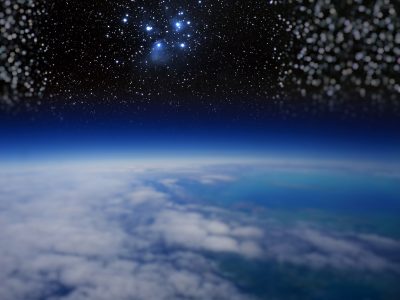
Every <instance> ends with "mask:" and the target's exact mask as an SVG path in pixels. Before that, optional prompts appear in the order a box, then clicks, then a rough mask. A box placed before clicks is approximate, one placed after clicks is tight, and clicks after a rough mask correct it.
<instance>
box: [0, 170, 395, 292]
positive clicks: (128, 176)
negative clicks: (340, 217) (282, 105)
mask: <svg viewBox="0 0 400 300" xmlns="http://www.w3.org/2000/svg"><path fill="white" fill-rule="evenodd" d="M172 171H173V172H171V174H164V175H160V174H157V172H155V171H154V170H152V172H150V173H149V172H146V171H145V170H141V171H137V172H136V171H131V170H124V171H120V170H106V171H99V170H97V171H95V172H93V171H88V170H80V169H75V170H58V171H57V170H52V171H35V172H13V173H6V172H3V173H1V174H0V195H1V196H0V212H1V214H0V228H1V230H0V265H1V266H2V267H1V269H0V298H1V299H3V300H15V299H27V298H29V299H68V300H81V299H82V300H83V299H85V300H86V299H100V300H101V299H150V300H151V299H247V298H249V297H248V296H247V295H244V294H243V293H242V292H241V291H240V290H239V289H238V287H237V286H236V285H235V283H233V282H230V281H229V280H228V279H227V278H225V277H224V276H223V275H222V272H221V271H220V270H218V268H216V266H215V264H214V263H213V261H211V260H210V258H208V257H207V255H205V254H206V253H207V252H212V253H217V254H221V255H223V254H224V253H230V254H234V255H238V256H240V257H242V258H243V259H248V260H270V261H273V262H278V263H280V262H285V263H289V264H294V265H305V266H308V267H311V268H324V267H329V268H336V269H341V270H346V269H359V270H366V271H372V272H380V271H390V272H399V269H400V268H399V265H398V264H397V263H396V262H393V261H391V260H390V259H388V258H387V256H385V255H383V254H381V252H382V251H383V250H384V251H385V252H382V253H386V254H387V253H395V252H397V251H398V250H399V249H400V242H399V241H395V240H391V239H388V238H384V237H379V236H373V235H357V234H348V235H341V234H338V233H332V232H324V231H322V230H320V229H318V228H314V227H310V226H308V225H304V224H302V225H296V226H294V227H288V228H286V227H282V226H276V225H273V224H272V225H271V224H270V225H267V224H269V223H266V222H261V221H260V222H259V221H255V220H253V219H251V218H248V217H246V216H245V215H244V214H243V215H238V214H237V213H235V214H233V213H232V212H229V211H226V210H224V209H220V208H215V207H212V206H199V205H195V204H190V203H185V204H182V203H179V202H177V201H175V200H176V199H175V196H176V195H175V194H174V193H173V192H172V191H171V192H168V193H167V192H165V191H162V190H160V189H158V188H157V187H156V186H157V185H156V184H155V183H156V182H160V181H161V182H163V183H164V184H165V183H167V184H169V185H173V186H174V189H173V190H176V191H177V193H178V194H179V196H182V195H183V193H184V187H181V186H179V180H178V179H173V178H172V177H173V176H175V177H176V176H179V172H178V170H175V169H174V170H172ZM163 176H164V177H163ZM171 176H172V177H171ZM183 176H185V175H184V173H183ZM191 176H192V177H193V176H198V177H197V178H198V179H197V181H198V182H200V183H202V184H205V185H208V184H210V183H211V182H210V181H209V180H211V179H212V180H217V181H220V180H223V181H224V180H228V179H229V181H230V182H233V181H234V177H233V176H232V175H231V174H227V175H215V176H213V174H208V173H207V172H206V171H198V172H197V175H193V174H192V175H191ZM159 177H162V178H161V179H160V178H159ZM149 178H150V179H153V181H154V182H152V181H151V180H149ZM204 178H207V180H204ZM213 182H214V181H213ZM178 186H179V188H177V187H178ZM382 249H383V250H382ZM381 250H382V251H381Z"/></svg>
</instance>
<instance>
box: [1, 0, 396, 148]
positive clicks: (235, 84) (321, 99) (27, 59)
mask: <svg viewBox="0 0 400 300" xmlns="http://www.w3.org/2000/svg"><path fill="white" fill-rule="evenodd" d="M399 15H400V4H399V2H398V1H394V0H376V1H366V0H357V1H341V2H340V3H337V2H336V1H330V0H319V1H311V0H309V1H227V0H218V1H215V0H197V1H195V0H193V1H176V0H171V1H169V0H166V1H148V0H146V1H144V0H143V1H141V0H136V1H134V0H130V1H78V0H69V1H55V2H53V1H43V0H21V1H11V0H5V1H2V2H1V4H0V28H1V31H0V33H1V35H0V97H1V98H0V99H1V101H0V103H1V113H0V117H1V118H2V128H3V129H2V130H3V131H4V132H9V131H10V130H11V129H10V128H13V127H15V126H16V127H18V128H20V129H21V128H24V130H27V131H29V130H30V129H32V128H34V129H32V130H36V131H40V130H38V129H37V128H46V126H47V128H50V127H53V128H54V127H55V128H58V127H59V128H63V133H60V135H65V134H66V133H65V132H68V130H69V128H73V130H77V131H79V130H78V129H77V128H86V126H89V127H90V128H96V127H97V128H115V127H116V128H118V129H116V130H117V131H118V132H121V131H122V132H130V131H131V130H133V129H134V130H136V129H137V128H145V129H146V128H147V129H148V128H157V127H158V128H160V132H163V131H165V130H166V129H165V128H173V129H170V132H174V133H177V132H179V131H180V130H183V129H185V130H187V131H190V130H194V131H196V130H197V131H199V130H200V131H204V132H209V133H210V134H211V135H212V133H213V132H214V131H218V130H219V131H220V132H224V133H221V134H220V135H221V136H225V137H226V136H228V137H229V138H234V137H235V136H236V135H241V136H246V135H248V134H249V132H252V133H254V132H258V133H260V139H263V138H265V137H262V136H263V133H265V132H267V133H269V132H272V131H273V130H275V129H272V128H283V129H282V131H285V132H290V131H291V129H292V128H307V129H306V131H308V130H309V129H310V130H312V131H315V128H319V129H318V132H319V135H320V136H323V135H326V134H329V132H341V133H342V134H343V135H346V134H345V133H344V132H345V130H343V128H347V129H348V128H349V127H356V128H357V130H353V129H352V128H350V129H351V130H349V131H351V132H358V133H354V135H359V133H360V132H362V133H363V134H362V135H363V136H364V138H363V139H365V132H369V131H371V130H373V131H374V132H379V128H384V129H382V131H383V132H384V133H385V135H386V134H389V135H391V136H393V135H395V133H396V132H397V131H398V130H397V128H398V127H397V125H398V123H399V122H398V120H399V115H400V18H399ZM338 123H340V124H338ZM115 124H118V125H116V126H115ZM349 124H351V125H349ZM336 125H337V127H335V126H336ZM35 128H36V129H35ZM151 130H153V129H151ZM17 131H18V130H17ZM42 131H46V130H42ZM238 132H241V133H240V134H238ZM275 132H279V130H278V131H275ZM388 132H389V133H388ZM171 134H172V135H173V133H171ZM187 134H188V135H189V133H187ZM335 134H336V133H335ZM109 135H110V136H112V135H113V134H111V133H110V134H109ZM267 135H268V134H267ZM376 136H379V134H376ZM348 138H349V139H350V140H351V139H352V138H351V137H348Z"/></svg>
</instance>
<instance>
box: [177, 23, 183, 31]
mask: <svg viewBox="0 0 400 300" xmlns="http://www.w3.org/2000/svg"><path fill="white" fill-rule="evenodd" d="M175 27H176V29H178V30H179V29H181V28H182V23H181V22H176V23H175Z"/></svg>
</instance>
